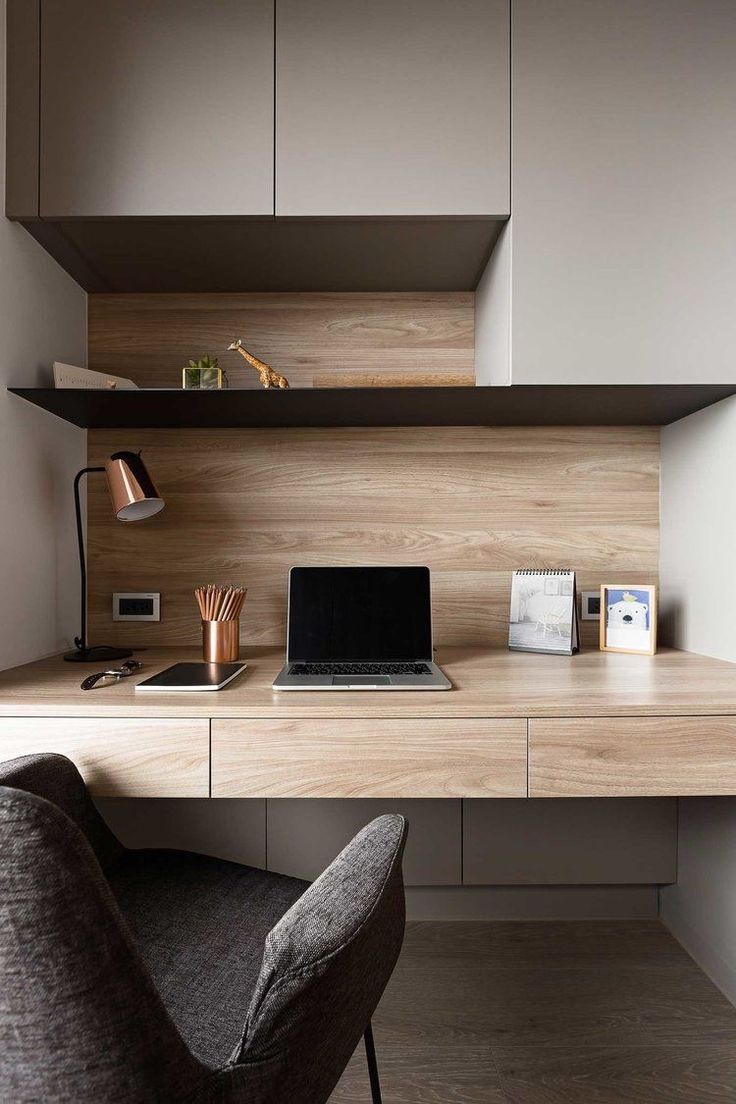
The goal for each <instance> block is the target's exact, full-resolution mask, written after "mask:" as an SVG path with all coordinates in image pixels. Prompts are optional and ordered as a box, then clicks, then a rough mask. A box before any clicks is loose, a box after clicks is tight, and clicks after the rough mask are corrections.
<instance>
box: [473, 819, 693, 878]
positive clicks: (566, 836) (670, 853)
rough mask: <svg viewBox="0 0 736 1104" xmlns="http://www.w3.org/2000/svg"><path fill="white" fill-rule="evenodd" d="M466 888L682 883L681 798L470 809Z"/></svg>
mask: <svg viewBox="0 0 736 1104" xmlns="http://www.w3.org/2000/svg"><path fill="white" fill-rule="evenodd" d="M463 812H464V822H463V823H464V828H463V881H464V884H465V885H616V884H619V885H622V884H623V885H635V884H650V885H651V884H655V883H662V882H673V881H675V878H676V876H677V801H676V800H675V799H674V798H667V797H663V798H641V797H632V798H625V797H620V798H618V800H616V801H604V800H603V799H599V798H590V799H588V798H580V797H578V798H569V799H565V798H561V799H557V800H550V801H466V802H464V810H463Z"/></svg>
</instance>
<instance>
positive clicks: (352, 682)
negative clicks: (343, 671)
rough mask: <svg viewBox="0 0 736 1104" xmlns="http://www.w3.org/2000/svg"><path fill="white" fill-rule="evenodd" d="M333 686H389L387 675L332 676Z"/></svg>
mask: <svg viewBox="0 0 736 1104" xmlns="http://www.w3.org/2000/svg"><path fill="white" fill-rule="evenodd" d="M332 685H333V686H356V687H361V686H390V685H391V679H390V678H389V677H388V675H333V676H332Z"/></svg>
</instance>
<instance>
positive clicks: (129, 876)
mask: <svg viewBox="0 0 736 1104" xmlns="http://www.w3.org/2000/svg"><path fill="white" fill-rule="evenodd" d="M405 838H406V825H405V822H404V819H403V818H402V817H400V816H382V817H379V818H378V819H377V820H374V821H373V822H372V823H371V824H369V825H368V826H367V827H366V828H364V829H363V830H362V831H361V832H359V833H358V835H357V836H356V837H355V839H354V840H353V841H352V842H351V843H349V844H348V846H347V847H346V848H345V849H344V851H342V853H341V854H340V855H339V856H338V857H337V858H336V859H335V861H334V862H333V863H332V864H331V865H330V866H329V867H328V869H327V870H326V871H325V872H324V873H323V874H322V875H321V876H320V877H319V878H318V879H317V880H316V881H315V882H313V883H312V884H311V885H310V884H309V883H307V882H303V881H300V880H298V879H295V878H287V877H284V876H282V875H278V874H272V873H269V872H267V871H264V870H255V869H253V868H251V867H246V866H240V865H238V864H236V863H229V862H221V861H219V860H216V859H211V858H207V857H205V856H203V855H195V854H191V853H189V852H183V851H155V850H144V851H130V850H126V849H125V848H124V847H123V846H122V845H121V844H120V843H119V841H118V840H117V839H116V838H115V836H114V835H113V834H112V832H111V831H110V830H109V828H108V827H107V825H106V824H105V822H104V821H103V819H102V818H101V816H100V815H99V813H98V812H97V810H96V809H95V806H94V804H93V803H92V800H91V798H90V796H89V794H88V792H87V788H86V786H85V784H84V782H83V780H82V778H81V776H80V775H79V772H78V771H77V769H76V767H75V766H74V764H73V763H71V762H70V760H68V759H66V758H64V757H63V756H61V755H51V754H49V755H34V756H26V757H24V758H22V759H15V760H12V761H11V762H9V763H4V764H0V1099H2V1100H7V1101H13V1104H22V1102H26V1101H40V1100H43V1101H65V1102H80V1104H81V1102H94V1104H105V1102H107V1101H125V1102H134V1104H139V1102H141V1104H142V1102H149V1101H150V1102H165V1104H169V1102H171V1104H174V1102H176V1101H187V1102H191V1104H231V1102H232V1104H240V1102H243V1104H324V1102H325V1101H327V1100H328V1098H329V1096H330V1093H331V1092H332V1090H333V1088H334V1087H335V1085H336V1084H337V1082H338V1080H339V1078H340V1075H341V1073H342V1071H343V1069H344V1068H345V1066H346V1065H347V1062H348V1060H349V1059H350V1056H351V1054H352V1053H353V1051H354V1049H355V1048H356V1046H357V1045H358V1044H359V1043H360V1039H361V1036H362V1035H364V1036H365V1042H366V1052H367V1055H368V1061H369V1074H370V1080H371V1088H372V1091H373V1094H374V1100H375V1101H379V1100H380V1089H379V1086H378V1073H377V1068H376V1065H375V1053H374V1051H373V1040H372V1035H371V1031H370V1020H371V1016H372V1014H373V1011H374V1009H375V1007H376V1005H377V1004H378V1001H379V999H380V997H381V994H382V992H383V990H384V988H385V986H386V983H387V982H388V979H389V977H390V976H391V972H392V970H393V967H394V965H395V963H396V959H397V957H398V954H399V950H400V948H401V943H402V939H403V933H404V889H403V881H402V874H401V859H402V854H403V850H404V841H405Z"/></svg>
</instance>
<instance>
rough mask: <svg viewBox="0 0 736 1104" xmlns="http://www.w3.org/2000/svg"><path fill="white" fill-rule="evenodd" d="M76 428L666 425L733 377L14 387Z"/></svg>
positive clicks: (732, 390) (722, 394) (712, 398)
mask: <svg viewBox="0 0 736 1104" xmlns="http://www.w3.org/2000/svg"><path fill="white" fill-rule="evenodd" d="M9 390H10V391H11V392H12V394H14V395H20V396H21V398H24V399H27V400H28V402H31V403H34V404H35V405H36V406H40V407H41V408H42V409H43V410H48V411H49V412H50V413H52V414H56V415H57V417H59V418H63V419H65V421H67V422H71V423H72V424H73V425H76V426H80V427H81V428H82V429H119V428H130V429H148V428H154V429H155V428H160V429H172V428H179V427H182V426H187V427H203V428H213V427H226V426H231V427H259V426H441V425H447V426H451V425H455V426H473V425H476V426H477V425H481V426H501V425H518V426H522V425H538V426H539V425H650V426H661V425H669V424H670V423H671V422H675V421H677V420H678V419H679V418H683V417H685V415H687V414H692V413H693V412H694V411H696V410H702V409H703V407H706V406H710V405H711V404H712V403H715V402H718V401H719V400H720V399H725V398H728V397H729V396H731V395H734V394H736V383H734V384H667V385H664V384H663V385H650V384H640V385H634V386H629V385H622V386H616V385H605V386H598V385H591V386H581V385H575V386H565V385H554V386H538V385H527V386H518V387H356V388H313V389H312V388H303V389H298V388H294V389H293V390H289V391H265V390H228V391H181V390H175V389H171V390H169V389H166V390H163V389H161V390H139V391H92V390H72V389H69V390H66V389H63V390H56V389H54V388H45V387H41V388H32V387H11V388H9Z"/></svg>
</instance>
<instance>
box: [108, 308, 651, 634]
mask: <svg viewBox="0 0 736 1104" xmlns="http://www.w3.org/2000/svg"><path fill="white" fill-rule="evenodd" d="M94 298H95V297H91V302H92V300H93V299H94ZM116 298H117V297H116ZM131 298H135V297H131ZM146 298H156V297H146ZM159 298H162V299H163V298H169V297H165V296H162V297H159ZM219 298H222V297H219ZM248 298H250V297H248ZM266 298H268V299H269V300H270V299H271V298H273V297H270V296H269V297H266ZM316 298H319V297H316ZM371 298H374V297H371ZM92 313H93V314H94V309H93V311H92ZM98 317H99V315H98ZM220 325H221V327H222V332H223V334H226V335H227V336H228V337H230V336H231V335H233V336H234V334H235V333H238V332H240V331H242V334H243V337H244V339H248V337H249V334H248V331H247V328H246V327H245V326H237V325H235V328H234V329H233V326H232V325H231V323H230V320H228V321H227V323H225V322H222V321H221V323H220ZM134 345H135V348H133V349H131V350H130V353H129V359H128V360H126V361H123V362H121V361H120V360H118V359H111V360H110V361H109V362H108V363H107V366H108V367H110V368H114V369H119V370H121V371H130V372H131V374H132V366H133V364H134V361H135V353H136V350H137V351H138V353H139V354H140V355H142V348H143V345H144V342H143V340H142V339H141V340H140V342H138V341H137V342H135V343H134ZM253 346H254V348H255V350H256V352H261V353H264V352H266V353H268V352H269V350H268V349H263V348H261V347H260V345H259V343H258V342H253ZM207 349H209V350H210V351H211V352H215V351H217V346H216V345H215V344H214V343H212V342H210V343H207V342H205V341H204V331H203V340H202V342H201V349H200V347H199V345H198V346H197V349H196V350H194V351H195V352H198V351H201V352H204V351H205V350H207ZM191 351H192V350H191V349H188V350H187V352H186V353H182V354H177V357H178V359H176V358H175V359H174V360H172V361H170V362H169V363H170V364H171V366H172V369H173V365H174V363H178V362H179V359H180V357H181V355H189V353H190V352H191ZM98 353H99V349H98ZM293 355H294V357H295V358H296V356H297V353H296V350H293ZM272 359H273V360H274V361H275V362H276V364H277V365H278V367H279V368H286V369H287V372H288V371H292V374H293V369H290V368H289V365H288V364H286V365H285V364H284V363H283V362H282V361H280V360H279V359H278V358H277V357H273V356H272ZM97 363H99V360H98V361H97ZM294 363H296V360H295V362H294ZM88 437H89V462H90V464H97V463H100V462H102V460H103V459H104V457H105V456H106V455H109V454H110V453H111V452H113V451H115V450H117V449H120V448H134V449H138V448H143V454H144V457H145V460H146V463H147V464H148V466H149V469H150V471H151V474H152V475H153V477H154V479H155V480H156V482H157V483H158V485H159V488H160V491H161V493H162V495H163V497H164V498H165V500H166V509H165V510H164V511H163V512H162V513H161V514H159V515H158V516H156V517H154V518H151V519H149V520H148V521H144V522H139V523H137V524H129V525H123V524H121V523H119V522H116V521H115V520H113V518H112V514H111V511H110V505H109V501H108V499H107V495H106V491H105V487H104V480H102V479H99V478H97V479H95V478H93V479H90V480H89V486H88V533H89V593H90V637H91V639H92V640H93V641H96V642H105V643H116V642H120V643H138V644H141V645H143V644H154V643H182V644H184V643H196V642H197V641H198V640H199V622H198V617H197V613H196V607H195V602H194V598H193V597H192V590H193V588H194V587H195V586H196V585H197V584H199V583H204V582H207V581H215V582H224V581H228V582H233V583H241V584H243V585H245V586H247V587H248V598H247V601H246V605H245V609H244V617H243V621H242V626H241V638H242V641H243V643H247V644H275V645H283V643H284V639H285V629H286V624H285V619H286V580H287V571H288V568H289V567H290V566H291V565H292V564H344V565H348V564H386V563H390V564H428V565H429V566H430V567H431V569H432V577H433V590H434V612H435V636H436V639H437V642H438V643H441V644H478V645H489V644H492V645H502V644H505V641H506V629H507V618H508V604H509V589H510V573H511V571H512V570H513V569H514V568H516V567H564V566H570V567H573V568H575V569H576V570H577V572H578V585H579V587H580V588H584V589H590V588H594V587H597V586H598V585H599V584H600V583H601V582H623V583H634V582H641V583H651V582H656V581H657V563H658V540H659V431H658V430H657V429H650V428H640V427H627V428H560V429H546V428H545V429H539V428H529V427H525V428H472V429H463V428H442V429H437V428H427V429H362V430H357V429H294V430H281V429H263V430H236V429H232V430H217V431H211V430H195V429H182V430H137V431H125V430H114V431H112V430H94V431H90V433H89V435H88ZM139 590H142V591H150V590H160V591H161V595H162V600H161V610H162V620H161V622H160V623H159V624H145V623H143V624H113V622H112V616H111V594H112V592H113V591H139ZM583 628H584V640H586V641H587V642H588V643H591V644H593V643H594V641H595V633H596V631H597V623H594V622H587V623H586V622H584V623H583Z"/></svg>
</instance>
